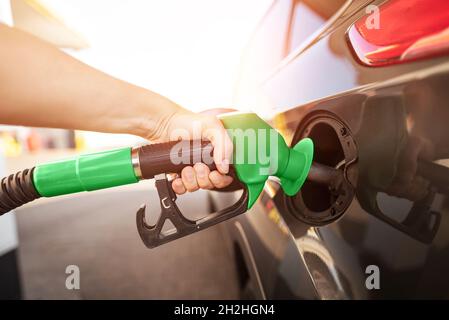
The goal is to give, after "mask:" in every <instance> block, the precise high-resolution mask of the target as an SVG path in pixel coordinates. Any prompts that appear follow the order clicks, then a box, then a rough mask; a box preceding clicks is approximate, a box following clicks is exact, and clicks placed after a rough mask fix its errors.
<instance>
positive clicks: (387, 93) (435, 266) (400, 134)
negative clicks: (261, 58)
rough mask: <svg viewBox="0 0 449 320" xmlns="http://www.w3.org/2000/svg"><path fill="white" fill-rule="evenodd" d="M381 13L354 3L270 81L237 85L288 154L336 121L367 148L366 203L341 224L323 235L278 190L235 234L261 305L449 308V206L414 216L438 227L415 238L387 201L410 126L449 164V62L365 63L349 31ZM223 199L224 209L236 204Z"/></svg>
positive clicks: (359, 181) (397, 201)
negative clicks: (399, 303) (320, 122)
mask: <svg viewBox="0 0 449 320" xmlns="http://www.w3.org/2000/svg"><path fill="white" fill-rule="evenodd" d="M279 2H283V4H282V5H285V6H286V7H287V8H290V9H291V7H289V6H291V3H290V1H275V2H274V4H273V6H272V8H271V9H270V10H277V9H276V5H278V3H279ZM381 2H382V1H362V0H361V1H347V2H346V3H345V4H344V5H343V6H342V8H341V9H340V10H339V11H338V12H337V13H336V14H335V15H334V16H332V17H330V18H329V20H328V21H327V23H326V24H325V25H324V26H323V27H322V28H321V29H319V30H317V32H315V33H314V34H313V35H311V36H310V37H309V38H308V39H307V40H306V41H305V42H303V44H302V45H300V47H298V48H296V49H295V50H293V51H291V52H290V53H289V54H288V55H287V56H285V57H283V58H280V59H278V62H277V63H276V65H275V67H274V68H272V69H271V70H270V72H268V73H265V74H263V73H262V72H260V74H257V75H255V76H252V75H250V76H248V75H243V76H242V77H243V80H241V81H240V82H239V83H238V86H237V91H236V104H237V105H240V104H248V103H249V104H251V105H254V106H257V107H255V108H254V110H255V111H256V112H257V113H259V114H261V115H263V116H264V117H265V118H266V119H267V120H269V121H271V123H272V124H273V125H274V127H275V128H276V129H278V130H279V131H280V132H281V133H282V134H283V135H284V137H285V138H286V140H287V141H288V142H289V143H294V142H295V141H296V139H298V137H297V136H295V132H297V131H298V130H300V126H301V125H302V124H303V121H304V120H305V119H307V117H309V116H310V115H311V114H313V113H317V112H318V113H326V112H329V113H331V114H333V115H334V116H336V117H338V118H339V119H340V120H341V121H342V122H343V123H344V124H345V126H346V127H347V128H348V129H349V131H350V133H351V134H352V136H353V137H354V139H355V143H356V145H357V148H358V155H357V156H358V159H357V164H356V166H354V168H353V170H354V171H356V172H357V174H356V176H357V177H356V178H355V181H354V188H355V190H356V195H355V197H354V198H353V200H352V202H351V203H350V205H349V207H348V209H347V210H346V212H345V213H344V214H343V215H342V217H340V218H339V219H338V220H337V221H335V222H333V223H330V224H328V225H325V226H319V227H317V226H311V225H309V224H307V223H304V222H302V221H300V220H299V219H297V218H296V217H295V216H294V215H292V212H291V210H290V209H288V208H287V206H286V198H287V197H286V196H285V195H284V194H283V193H282V191H281V190H280V189H279V186H278V185H277V183H276V182H274V181H269V182H268V183H267V185H266V187H265V190H264V193H263V195H262V196H261V198H260V199H259V201H258V202H257V203H256V205H255V206H254V207H253V208H252V209H251V210H250V211H249V212H247V213H246V214H244V215H242V216H241V217H239V218H237V219H234V220H231V221H229V222H228V223H227V227H228V229H229V230H230V235H231V238H232V240H233V241H234V242H235V243H237V244H238V247H239V248H240V249H238V250H242V251H243V255H244V257H245V258H244V259H245V261H246V262H247V264H248V263H249V262H248V261H250V264H251V265H252V267H251V270H250V272H249V274H250V275H249V280H248V281H250V282H252V284H251V286H252V288H253V291H256V292H258V294H256V295H255V297H256V298H305V299H313V298H318V299H366V298H448V297H449V292H448V291H449V290H448V289H447V288H449V275H447V273H446V272H445V270H447V267H448V266H449V220H448V218H447V215H448V214H449V199H448V197H446V196H444V195H442V194H440V193H437V194H436V195H434V196H433V197H432V199H430V200H429V201H428V203H427V206H426V205H423V206H420V207H419V210H418V211H416V210H415V212H418V216H420V217H421V216H423V217H425V219H427V218H428V216H429V215H432V217H437V219H439V224H438V227H437V228H436V230H435V232H434V233H433V234H431V235H430V236H429V235H428V234H420V231H416V230H411V229H413V228H408V227H407V226H405V227H404V225H405V222H404V219H405V218H406V217H407V216H408V215H410V210H411V209H410V208H411V207H412V206H413V204H414V203H413V202H412V201H409V200H405V199H401V198H398V197H393V196H389V195H387V194H386V193H385V192H383V191H382V189H383V188H385V187H386V186H387V185H388V184H389V183H391V182H392V179H393V177H394V175H395V173H396V171H397V168H398V165H399V162H400V158H401V154H402V153H401V152H402V151H403V150H404V146H405V145H406V143H407V141H408V140H407V136H408V133H409V132H410V128H409V124H410V123H413V124H414V126H415V127H418V128H421V129H420V130H419V132H418V133H417V134H416V135H417V136H419V137H421V138H423V139H428V140H431V141H433V143H434V145H435V146H436V149H437V153H438V152H439V150H442V151H441V154H447V153H446V150H447V149H446V148H447V143H448V141H446V140H447V139H446V137H449V130H448V129H447V128H446V127H447V125H446V123H447V120H448V119H449V106H448V104H449V91H448V90H447V89H446V88H447V83H449V58H448V57H447V56H446V57H439V58H433V59H428V60H423V61H417V62H412V63H407V64H401V65H395V66H388V67H382V68H369V67H366V66H363V65H361V64H360V63H358V61H356V60H355V58H354V55H353V54H352V52H351V49H350V47H349V46H348V43H347V41H346V31H347V30H348V28H349V27H350V26H351V25H352V23H354V22H355V21H356V20H357V19H358V18H359V17H361V16H362V15H364V14H366V12H365V10H364V9H365V7H366V6H367V5H368V4H372V3H374V4H380V3H381ZM288 3H290V4H288ZM281 11H282V12H284V15H282V14H278V15H277V19H279V24H278V26H280V25H282V26H284V25H287V23H285V21H284V20H283V19H286V20H288V19H289V15H288V12H289V9H284V10H279V12H281ZM269 12H270V11H269ZM269 12H268V13H267V14H268V15H269ZM259 28H260V27H259ZM286 28H287V27H285V26H284V27H282V28H281V29H282V30H283V32H284V34H285V33H287V30H286ZM256 33H257V32H256ZM282 35H283V34H280V37H282ZM278 45H279V44H278ZM250 46H251V45H250ZM249 50H251V49H249ZM273 50H276V48H273ZM278 56H279V55H278ZM243 63H245V60H244V62H243ZM245 77H247V78H249V79H250V80H248V81H247V82H246V83H245ZM296 135H297V134H296ZM443 158H444V157H443ZM442 163H443V164H445V165H447V162H444V161H443V162H442ZM214 199H215V202H216V203H217V205H220V206H224V205H226V203H228V202H231V201H232V199H234V198H233V196H228V197H227V198H226V197H224V198H223V197H214ZM373 199H375V204H373V201H374V200H373ZM415 204H416V203H415ZM420 210H421V211H420ZM407 228H408V229H407ZM404 230H405V231H404ZM426 237H430V238H426ZM424 238H426V239H427V240H426V239H424ZM242 239H244V240H242ZM423 239H424V240H423ZM429 239H430V240H429ZM242 243H243V244H242ZM248 256H250V257H248ZM372 266H374V267H377V268H378V270H379V274H380V288H378V289H376V288H374V289H370V288H368V287H367V283H366V282H367V278H368V277H369V275H370V272H369V270H372Z"/></svg>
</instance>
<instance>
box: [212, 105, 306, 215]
mask: <svg viewBox="0 0 449 320" xmlns="http://www.w3.org/2000/svg"><path fill="white" fill-rule="evenodd" d="M220 120H221V121H222V122H223V124H224V126H225V128H226V129H227V130H228V134H229V135H230V137H231V139H232V142H233V145H234V154H233V161H232V162H233V165H234V167H235V169H236V173H237V176H238V178H239V180H240V181H241V182H242V183H244V184H245V185H246V186H247V190H248V193H249V200H248V209H249V208H251V207H252V206H253V204H254V203H255V201H256V200H257V198H258V197H259V194H260V193H261V192H262V190H263V187H264V185H265V181H266V180H267V179H268V177H269V176H276V177H278V178H279V179H280V180H281V187H282V189H283V190H284V192H285V193H286V194H287V195H289V196H294V195H295V194H296V193H297V192H298V191H299V189H300V188H301V187H302V185H303V184H304V181H305V180H306V178H307V175H308V174H309V170H310V166H311V165H312V160H313V142H312V140H311V139H309V138H305V139H302V140H301V141H299V142H298V143H297V144H296V145H295V146H294V147H293V148H289V147H288V146H287V144H286V143H285V141H284V138H283V137H282V136H281V135H280V134H279V133H278V132H277V131H276V130H275V129H273V128H272V127H271V126H270V125H268V124H267V123H266V122H265V121H264V120H262V119H261V118H260V117H258V116H257V115H256V114H255V113H229V114H224V115H222V116H220Z"/></svg>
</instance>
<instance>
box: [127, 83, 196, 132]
mask: <svg viewBox="0 0 449 320" xmlns="http://www.w3.org/2000/svg"><path fill="white" fill-rule="evenodd" d="M141 90H142V92H139V93H136V94H134V95H133V97H134V101H135V102H134V104H133V106H132V107H131V108H129V110H128V112H127V113H128V116H127V117H126V120H124V122H126V124H125V123H124V125H125V126H126V128H127V129H126V133H129V134H133V135H137V136H140V137H143V138H145V139H147V140H159V139H165V138H166V137H165V136H166V133H167V131H168V127H169V124H170V121H171V119H172V118H173V116H175V115H176V114H179V113H185V112H187V110H185V109H183V108H182V107H180V106H179V105H177V104H176V103H174V102H172V101H171V100H169V99H167V98H165V97H163V96H161V95H159V94H157V93H154V92H151V91H148V90H144V89H141Z"/></svg>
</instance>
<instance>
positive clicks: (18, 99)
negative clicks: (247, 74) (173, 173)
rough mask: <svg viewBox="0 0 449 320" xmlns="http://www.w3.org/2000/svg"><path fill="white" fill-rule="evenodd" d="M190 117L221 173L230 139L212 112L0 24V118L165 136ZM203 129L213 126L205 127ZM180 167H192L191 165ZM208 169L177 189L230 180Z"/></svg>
mask: <svg viewBox="0 0 449 320" xmlns="http://www.w3.org/2000/svg"><path fill="white" fill-rule="evenodd" d="M193 121H199V122H200V123H201V124H202V128H203V129H205V130H204V131H203V132H204V136H203V137H204V138H208V139H209V140H211V141H212V143H213V144H214V147H215V151H214V161H215V162H216V163H217V167H218V169H219V171H220V172H221V173H227V170H228V165H227V159H229V158H230V154H231V153H232V144H231V143H230V140H229V137H228V136H227V134H226V132H225V130H224V128H223V127H222V125H221V123H220V121H218V120H217V119H216V118H215V117H211V116H201V115H197V114H194V113H191V112H189V111H187V110H185V109H183V108H181V107H180V106H178V105H176V104H175V103H173V102H172V101H170V100H169V99H167V98H164V97H162V96H160V95H158V94H156V93H154V92H151V91H149V90H146V89H143V88H140V87H137V86H135V85H132V84H129V83H126V82H124V81H121V80H118V79H115V78H113V77H111V76H109V75H107V74H105V73H103V72H101V71H98V70H96V69H94V68H92V67H90V66H87V65H86V64H84V63H82V62H80V61H78V60H76V59H74V58H72V57H70V56H69V55H66V54H64V53H63V52H61V51H60V50H58V49H57V48H55V47H53V46H51V45H50V44H48V43H46V42H44V41H41V40H39V39H37V38H35V37H34V36H32V35H29V34H27V33H25V32H21V31H19V30H16V29H14V28H10V27H7V26H4V25H1V24H0V123H3V124H13V125H24V126H36V127H53V128H68V129H80V130H90V131H101V132H111V133H129V134H134V135H138V136H141V137H144V138H147V139H149V140H156V139H157V140H168V139H169V136H170V132H171V131H172V130H174V129H179V128H183V129H186V130H187V131H189V132H191V131H192V128H189V126H191V123H192V122H193ZM206 129H215V130H210V131H209V133H207V130H206ZM211 132H212V133H211ZM222 160H225V161H224V162H222ZM206 168H207V167H206ZM195 169H196V168H195ZM200 169H203V170H206V169H205V168H204V167H201V168H200ZM186 170H187V173H193V174H194V173H195V172H194V170H193V168H191V167H188V168H186ZM201 173H202V174H201V176H203V175H204V172H201ZM207 173H208V174H209V172H207ZM210 175H212V176H211V177H210V180H209V181H206V180H204V179H203V181H196V183H193V182H192V181H191V180H192V179H185V181H186V182H187V183H184V185H185V187H186V188H184V189H182V188H181V187H182V186H181V185H180V183H179V182H180V181H177V185H179V189H178V190H177V191H179V192H182V191H183V190H184V191H185V189H187V190H189V191H193V190H195V189H197V188H198V186H201V185H204V186H206V185H207V186H208V187H211V186H212V185H214V186H222V185H224V184H228V183H225V182H228V181H229V182H230V180H229V179H230V178H229V177H224V176H219V175H218V172H212V173H210ZM210 175H209V176H210ZM188 176H189V177H190V176H191V174H188ZM194 178H195V176H194ZM223 179H225V180H223ZM187 180H189V181H187ZM193 180H195V179H193ZM211 181H212V184H211V183H210V182H211ZM215 182H216V183H215Z"/></svg>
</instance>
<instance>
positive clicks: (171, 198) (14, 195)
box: [0, 113, 313, 248]
mask: <svg viewBox="0 0 449 320" xmlns="http://www.w3.org/2000/svg"><path fill="white" fill-rule="evenodd" d="M220 120H221V121H222V123H223V125H224V127H225V128H226V129H227V130H228V133H229V135H230V137H231V139H232V142H233V144H234V153H233V159H232V162H231V164H232V166H231V168H232V170H231V173H232V175H233V176H234V177H235V178H236V180H238V182H239V183H241V185H242V186H243V194H242V196H241V197H240V199H239V200H238V201H237V202H236V203H235V204H234V205H232V206H231V207H228V208H226V209H223V210H221V211H218V212H215V213H213V214H210V215H207V216H206V217H205V218H202V219H200V220H196V221H193V220H189V219H187V218H185V217H184V216H183V215H182V213H181V211H180V210H179V208H178V207H177V205H176V202H175V200H176V195H175V193H174V192H173V189H172V188H171V182H170V181H168V179H167V177H166V173H180V172H181V170H182V169H183V168H184V167H186V166H188V165H193V164H195V163H197V162H205V161H204V159H205V156H207V158H208V159H212V156H211V154H212V151H213V148H212V145H211V144H210V142H207V141H199V140H191V141H173V142H167V143H160V144H150V145H146V146H141V147H135V148H122V149H117V150H109V151H103V152H97V153H92V154H86V155H80V156H77V157H74V158H71V159H67V160H61V161H56V162H52V163H47V164H42V165H37V166H36V167H35V168H33V169H31V170H28V169H27V170H23V171H21V172H18V173H16V174H13V175H10V176H9V177H5V178H3V179H2V181H1V186H2V188H0V214H3V213H5V212H8V211H10V210H12V209H14V208H16V207H18V206H21V205H22V204H24V203H27V202H29V201H32V200H34V199H36V198H39V197H41V196H43V197H54V196H59V195H64V194H70V193H76V192H82V191H94V190H99V189H104V188H110V187H115V186H120V185H125V184H131V183H136V182H138V181H139V180H141V179H155V184H156V188H157V191H158V194H159V198H160V204H161V214H160V216H159V218H158V221H157V223H156V224H155V225H148V224H147V223H146V219H145V207H141V208H140V209H139V211H138V212H137V216H136V222H137V229H138V231H139V234H140V236H141V238H142V240H143V242H144V243H145V245H146V246H147V247H151V248H152V247H155V246H158V245H160V244H163V243H166V242H169V241H172V240H174V239H177V238H180V237H183V236H185V235H188V234H190V233H194V232H197V231H199V230H202V229H204V228H207V227H209V226H212V225H215V224H217V223H219V222H221V221H224V220H227V219H229V218H232V217H234V216H236V215H238V214H241V213H244V212H246V211H247V210H248V209H249V208H251V207H252V206H253V205H254V203H255V202H256V200H257V198H258V197H259V195H260V193H261V192H262V190H263V187H264V184H265V182H266V180H267V179H268V178H269V177H270V176H274V177H278V178H279V179H280V184H281V187H282V189H283V190H284V192H285V193H286V194H287V195H289V196H293V195H295V194H296V193H297V192H298V191H299V189H300V188H301V186H302V185H303V183H304V181H305V180H306V178H307V176H308V174H309V170H310V168H311V165H312V159H313V143H312V140H310V139H308V138H306V139H303V140H301V141H300V142H298V143H297V144H296V145H295V146H294V147H293V148H289V147H288V146H287V145H286V143H285V141H284V139H283V138H282V136H281V135H280V134H279V133H278V132H277V131H276V130H274V129H273V128H272V127H271V126H269V125H268V124H267V123H266V122H265V121H263V120H262V119H261V118H259V117H258V116H257V115H256V114H254V113H229V114H224V115H222V116H220ZM210 162H211V161H210ZM205 163H206V164H207V165H208V166H209V167H210V168H211V170H213V169H215V165H214V164H213V163H212V162H211V163H207V162H205ZM167 220H170V221H171V222H172V224H173V226H174V229H171V230H169V231H164V230H163V229H164V228H163V227H164V225H165V222H166V221H167Z"/></svg>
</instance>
